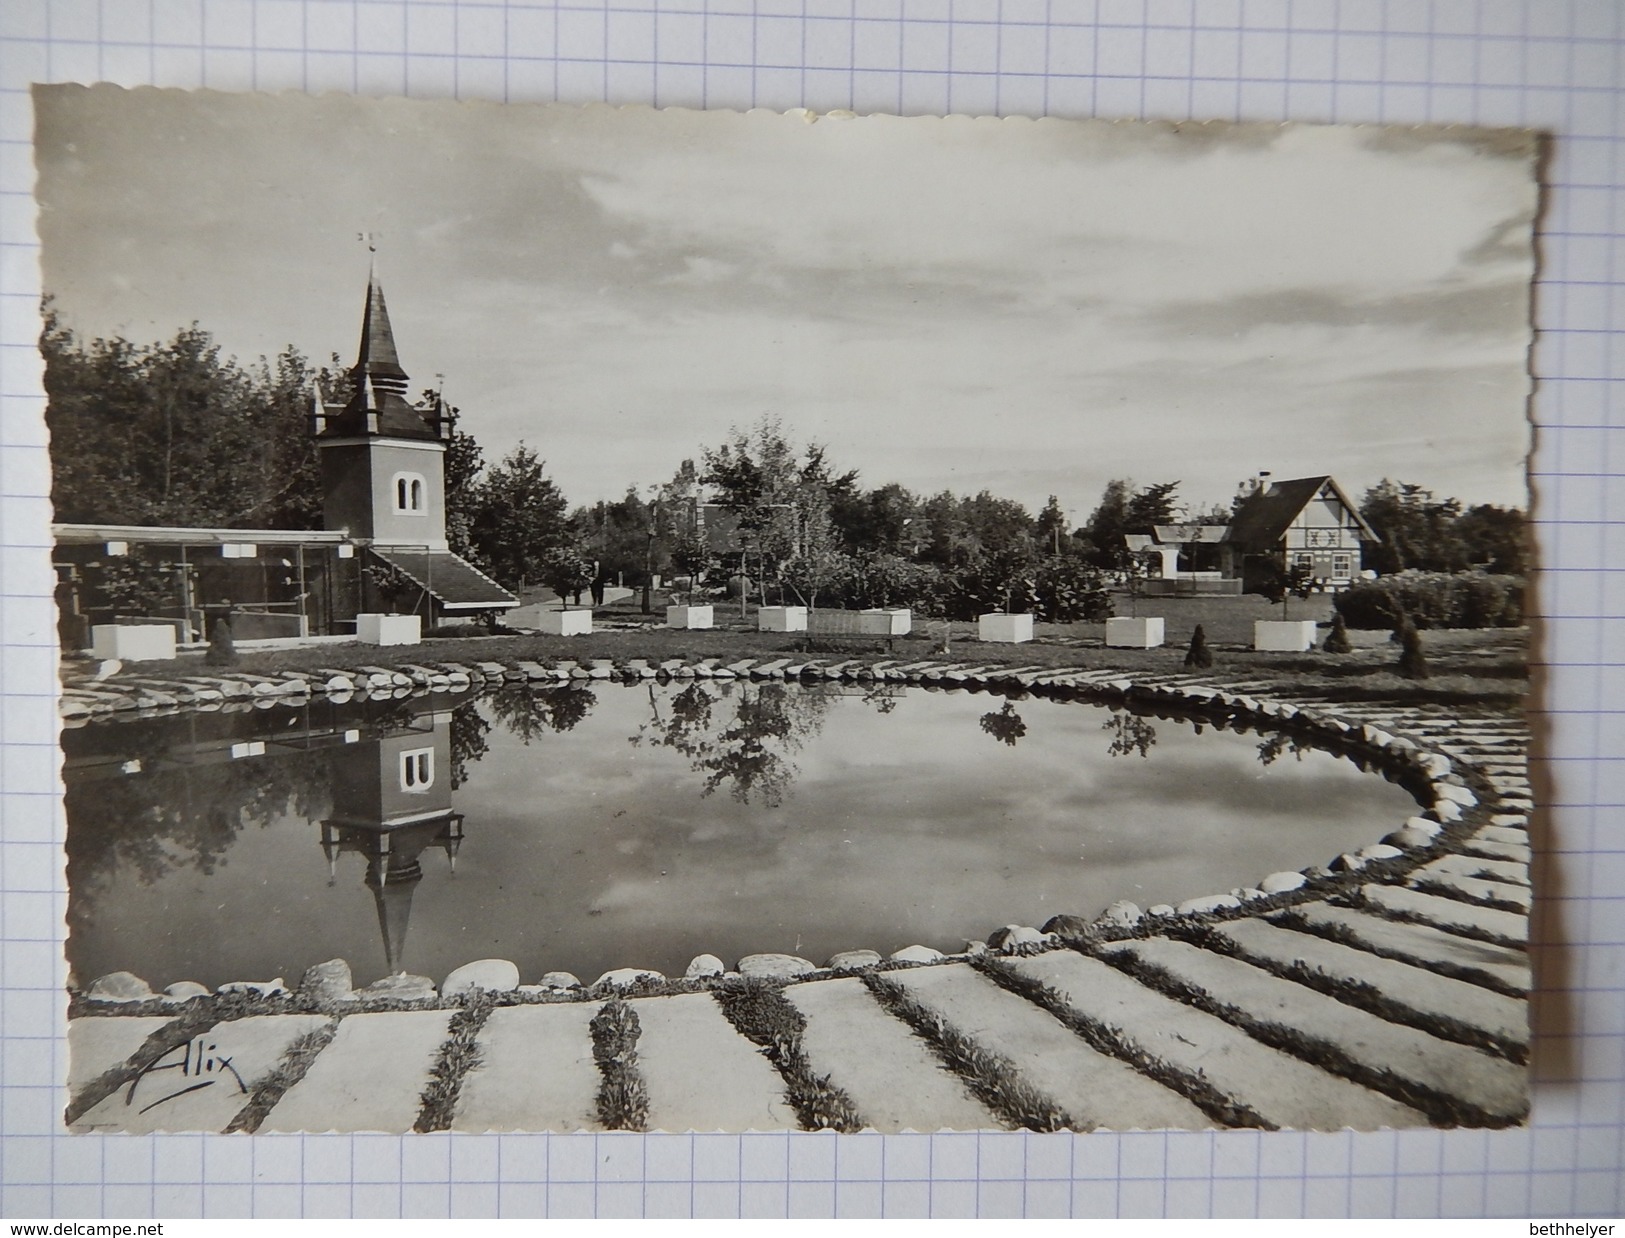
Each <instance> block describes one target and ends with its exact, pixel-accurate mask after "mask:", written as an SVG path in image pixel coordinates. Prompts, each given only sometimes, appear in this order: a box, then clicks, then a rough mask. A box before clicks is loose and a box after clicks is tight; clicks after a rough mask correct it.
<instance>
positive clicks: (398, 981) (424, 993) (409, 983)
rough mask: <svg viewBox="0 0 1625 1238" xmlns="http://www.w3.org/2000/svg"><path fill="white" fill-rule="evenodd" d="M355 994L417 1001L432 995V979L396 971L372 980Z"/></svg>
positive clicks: (393, 999)
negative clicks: (390, 974) (391, 974)
mask: <svg viewBox="0 0 1625 1238" xmlns="http://www.w3.org/2000/svg"><path fill="white" fill-rule="evenodd" d="M356 996H357V997H367V998H388V999H390V1000H392V1001H417V1000H418V999H420V998H424V997H433V996H434V981H433V980H430V979H429V977H427V976H408V975H407V974H406V973H405V972H397V973H396V974H395V975H393V976H385V977H384V978H383V979H382V980H374V981H373V982H372V983H371V984H369V985H368V986H367V987H366V988H364V989H360V990H358V991H357V993H356Z"/></svg>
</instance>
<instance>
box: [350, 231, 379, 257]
mask: <svg viewBox="0 0 1625 1238" xmlns="http://www.w3.org/2000/svg"><path fill="white" fill-rule="evenodd" d="M355 239H356V240H358V241H365V242H366V243H367V252H368V253H369V254H376V253H377V252H378V233H377V232H376V231H374V230H372V229H370V228H369V229H368V230H367V231H366V232H357V233H356V234H355Z"/></svg>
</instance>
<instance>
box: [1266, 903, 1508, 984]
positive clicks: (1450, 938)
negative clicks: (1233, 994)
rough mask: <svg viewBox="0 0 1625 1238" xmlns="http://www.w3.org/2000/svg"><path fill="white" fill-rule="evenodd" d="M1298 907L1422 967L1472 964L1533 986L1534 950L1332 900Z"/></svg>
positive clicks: (1318, 921)
mask: <svg viewBox="0 0 1625 1238" xmlns="http://www.w3.org/2000/svg"><path fill="white" fill-rule="evenodd" d="M1293 910H1294V911H1296V912H1297V913H1298V914H1299V915H1301V916H1302V917H1303V918H1304V919H1305V920H1307V921H1308V922H1309V923H1310V924H1311V925H1316V926H1325V927H1330V928H1333V929H1338V930H1341V931H1343V932H1347V933H1352V934H1353V935H1354V936H1355V937H1356V938H1357V939H1359V940H1360V941H1361V942H1363V943H1365V944H1366V945H1368V946H1370V947H1371V948H1372V949H1374V950H1383V951H1387V952H1389V953H1391V954H1397V955H1400V956H1402V957H1403V958H1405V959H1408V960H1410V961H1411V962H1413V963H1416V964H1418V965H1420V966H1422V967H1427V966H1429V965H1432V964H1444V965H1448V966H1450V967H1453V968H1454V967H1468V968H1472V969H1473V970H1475V971H1478V972H1482V973H1483V974H1484V975H1486V976H1489V977H1491V978H1493V979H1495V980H1499V981H1500V982H1501V983H1502V984H1506V985H1510V986H1512V987H1513V988H1516V989H1519V990H1522V991H1523V992H1528V991H1529V984H1530V975H1529V955H1528V954H1527V953H1526V952H1525V951H1523V950H1514V949H1512V948H1511V947H1510V946H1497V945H1492V944H1491V943H1489V942H1487V941H1475V940H1473V939H1472V938H1471V937H1458V936H1456V934H1454V933H1447V932H1445V931H1444V930H1443V929H1437V928H1432V927H1430V926H1428V925H1426V924H1406V923H1402V922H1400V921H1398V920H1385V919H1383V918H1382V917H1381V916H1375V915H1371V914H1370V913H1368V912H1364V911H1355V910H1354V909H1353V908H1350V907H1334V906H1333V905H1332V904H1330V903H1305V904H1302V905H1301V906H1298V907H1295V908H1293Z"/></svg>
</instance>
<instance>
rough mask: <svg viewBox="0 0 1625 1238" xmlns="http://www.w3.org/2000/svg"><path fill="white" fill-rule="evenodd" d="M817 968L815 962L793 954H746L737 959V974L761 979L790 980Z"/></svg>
mask: <svg viewBox="0 0 1625 1238" xmlns="http://www.w3.org/2000/svg"><path fill="white" fill-rule="evenodd" d="M817 970H818V965H817V964H816V963H810V962H808V961H807V960H806V959H803V958H798V957H797V956H796V955H793V954H747V955H746V956H745V957H744V958H742V959H740V960H739V974H740V975H741V976H747V977H755V978H757V979H761V980H792V979H794V978H795V977H797V976H805V975H806V974H807V973H808V972H814V971H817Z"/></svg>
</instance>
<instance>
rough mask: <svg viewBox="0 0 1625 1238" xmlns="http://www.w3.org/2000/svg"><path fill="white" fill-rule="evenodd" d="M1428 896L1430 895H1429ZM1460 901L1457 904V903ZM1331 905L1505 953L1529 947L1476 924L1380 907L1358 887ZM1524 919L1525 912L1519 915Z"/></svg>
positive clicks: (1465, 904) (1335, 898) (1333, 899)
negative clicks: (1444, 920) (1458, 938)
mask: <svg viewBox="0 0 1625 1238" xmlns="http://www.w3.org/2000/svg"><path fill="white" fill-rule="evenodd" d="M1429 892H1430V893H1431V891H1429ZM1456 901H1459V900H1456ZM1330 902H1331V903H1332V904H1333V905H1334V906H1338V907H1347V908H1349V909H1350V910H1352V911H1363V912H1366V913H1367V914H1369V915H1373V916H1376V917H1377V918H1378V919H1379V920H1391V921H1393V922H1394V923H1395V924H1416V925H1420V926H1421V927H1422V928H1431V929H1438V930H1439V931H1440V932H1443V933H1449V934H1451V935H1452V936H1455V937H1465V938H1467V939H1468V940H1469V941H1481V942H1484V943H1485V944H1486V945H1491V946H1501V947H1504V948H1505V949H1508V950H1520V951H1527V950H1528V948H1529V947H1528V946H1527V945H1526V944H1525V943H1523V942H1521V941H1518V940H1517V939H1516V938H1512V937H1508V936H1506V935H1505V934H1504V933H1497V932H1494V931H1493V930H1491V929H1485V928H1479V927H1478V926H1477V925H1476V924H1458V923H1456V922H1455V921H1449V922H1447V923H1440V922H1439V921H1437V920H1433V919H1430V918H1429V917H1428V915H1427V914H1426V913H1425V912H1421V911H1408V910H1405V909H1403V908H1400V907H1390V906H1388V905H1387V904H1386V903H1379V902H1378V901H1377V900H1376V899H1368V898H1366V897H1365V895H1364V894H1363V893H1362V892H1361V891H1360V888H1359V887H1354V888H1352V889H1349V890H1345V891H1343V892H1342V893H1340V894H1338V895H1335V896H1334V897H1333V898H1332V899H1331V900H1330ZM1461 905H1462V906H1463V907H1472V906H1478V905H1479V904H1474V903H1462V904H1461ZM1518 914H1519V915H1522V916H1527V915H1528V914H1529V913H1528V912H1527V911H1520V912H1519V913H1518Z"/></svg>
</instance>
